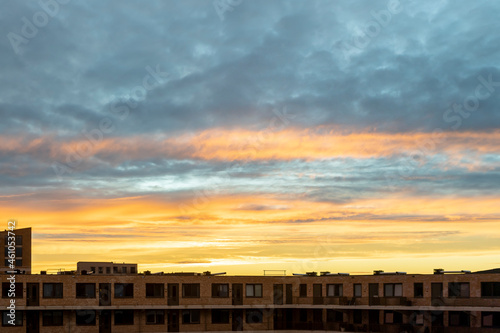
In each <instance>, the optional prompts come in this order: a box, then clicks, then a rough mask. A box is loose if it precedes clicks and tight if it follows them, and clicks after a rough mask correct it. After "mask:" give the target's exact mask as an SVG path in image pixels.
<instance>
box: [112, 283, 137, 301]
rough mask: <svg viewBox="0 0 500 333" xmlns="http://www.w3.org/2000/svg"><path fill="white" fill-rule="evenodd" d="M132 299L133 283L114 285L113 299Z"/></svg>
mask: <svg viewBox="0 0 500 333" xmlns="http://www.w3.org/2000/svg"><path fill="white" fill-rule="evenodd" d="M127 297H134V284H133V283H115V298H127Z"/></svg>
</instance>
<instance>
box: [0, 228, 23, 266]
mask: <svg viewBox="0 0 500 333" xmlns="http://www.w3.org/2000/svg"><path fill="white" fill-rule="evenodd" d="M10 232H11V234H10V236H11V235H12V233H13V234H14V235H15V236H11V237H14V238H15V245H13V246H11V249H13V248H12V247H15V250H14V252H15V258H14V261H13V263H14V265H15V269H19V270H20V271H22V272H23V273H24V274H31V228H23V229H15V230H14V231H10ZM9 244H12V239H11V240H9V230H5V231H0V249H2V251H3V254H4V256H3V260H1V261H0V274H3V273H5V272H7V271H11V270H12V269H11V268H10V265H11V262H10V261H9V260H10V259H11V258H10V257H9Z"/></svg>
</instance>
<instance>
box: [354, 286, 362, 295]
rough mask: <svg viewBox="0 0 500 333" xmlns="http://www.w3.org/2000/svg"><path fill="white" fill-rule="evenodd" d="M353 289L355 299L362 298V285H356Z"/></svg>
mask: <svg viewBox="0 0 500 333" xmlns="http://www.w3.org/2000/svg"><path fill="white" fill-rule="evenodd" d="M353 288H354V297H361V295H362V288H361V283H356V284H354V286H353Z"/></svg>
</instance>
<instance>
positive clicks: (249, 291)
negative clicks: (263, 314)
mask: <svg viewBox="0 0 500 333" xmlns="http://www.w3.org/2000/svg"><path fill="white" fill-rule="evenodd" d="M246 296H247V297H262V284H247V285H246Z"/></svg>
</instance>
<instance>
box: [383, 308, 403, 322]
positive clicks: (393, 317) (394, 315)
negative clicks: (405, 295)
mask: <svg viewBox="0 0 500 333" xmlns="http://www.w3.org/2000/svg"><path fill="white" fill-rule="evenodd" d="M384 320H385V323H386V324H402V323H403V315H402V314H401V312H396V311H385V312H384Z"/></svg>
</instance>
